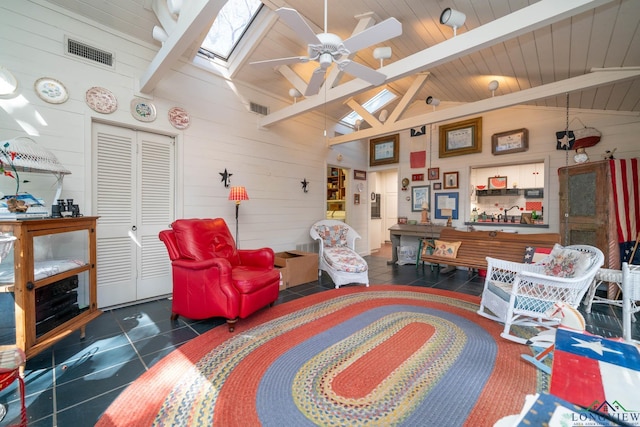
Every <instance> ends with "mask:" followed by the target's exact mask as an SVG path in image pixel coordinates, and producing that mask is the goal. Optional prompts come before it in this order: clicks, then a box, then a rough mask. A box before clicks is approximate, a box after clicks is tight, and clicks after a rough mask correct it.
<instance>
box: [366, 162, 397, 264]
mask: <svg viewBox="0 0 640 427" xmlns="http://www.w3.org/2000/svg"><path fill="white" fill-rule="evenodd" d="M369 176H370V177H371V180H370V181H369V182H370V185H371V194H372V200H374V199H375V200H376V202H377V204H379V212H380V215H379V216H375V217H374V216H372V217H371V218H370V219H369V246H370V250H372V251H374V250H379V249H380V248H381V247H382V245H384V244H385V243H386V242H390V241H391V234H390V232H389V228H390V227H391V226H393V225H395V224H396V223H397V222H398V170H397V169H388V170H383V171H376V172H370V174H369Z"/></svg>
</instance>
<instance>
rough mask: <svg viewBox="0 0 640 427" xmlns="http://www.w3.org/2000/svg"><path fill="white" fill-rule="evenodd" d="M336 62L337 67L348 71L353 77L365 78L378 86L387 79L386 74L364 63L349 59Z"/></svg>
mask: <svg viewBox="0 0 640 427" xmlns="http://www.w3.org/2000/svg"><path fill="white" fill-rule="evenodd" d="M337 64H338V68H340V69H341V70H342V71H344V72H346V73H349V74H351V75H352V76H354V77H358V78H361V79H362V80H366V81H368V82H369V83H371V84H372V85H375V86H379V85H381V84H382V83H384V81H385V80H387V76H386V75H384V74H382V73H381V72H379V71H376V70H374V69H373V68H369V67H367V66H365V65H362V64H358V63H357V62H355V61H351V60H349V59H345V60H344V61H340V62H338V63H337Z"/></svg>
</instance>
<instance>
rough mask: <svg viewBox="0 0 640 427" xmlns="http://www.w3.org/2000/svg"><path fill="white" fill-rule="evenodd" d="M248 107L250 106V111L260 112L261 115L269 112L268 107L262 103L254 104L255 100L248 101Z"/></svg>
mask: <svg viewBox="0 0 640 427" xmlns="http://www.w3.org/2000/svg"><path fill="white" fill-rule="evenodd" d="M250 108H251V111H252V112H254V113H258V114H261V115H263V116H266V115H267V114H269V107H265V106H264V105H260V104H256V103H255V102H251V103H250Z"/></svg>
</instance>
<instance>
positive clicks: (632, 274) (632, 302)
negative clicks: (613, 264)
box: [622, 262, 640, 342]
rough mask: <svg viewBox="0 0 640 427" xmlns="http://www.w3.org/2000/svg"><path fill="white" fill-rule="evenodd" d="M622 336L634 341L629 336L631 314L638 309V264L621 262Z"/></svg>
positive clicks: (639, 276) (639, 269) (639, 282)
mask: <svg viewBox="0 0 640 427" xmlns="http://www.w3.org/2000/svg"><path fill="white" fill-rule="evenodd" d="M622 302H623V304H622V337H623V338H624V339H625V341H636V342H640V341H638V340H633V338H632V336H631V316H633V314H634V313H637V312H638V311H640V305H638V302H640V265H629V264H627V263H626V262H625V263H623V264H622Z"/></svg>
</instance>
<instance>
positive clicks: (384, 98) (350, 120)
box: [341, 89, 396, 126]
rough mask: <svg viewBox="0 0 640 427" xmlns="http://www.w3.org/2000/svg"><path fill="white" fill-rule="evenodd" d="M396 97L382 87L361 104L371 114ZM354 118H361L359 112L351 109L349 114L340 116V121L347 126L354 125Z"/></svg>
mask: <svg viewBox="0 0 640 427" xmlns="http://www.w3.org/2000/svg"><path fill="white" fill-rule="evenodd" d="M395 98H396V95H395V94H394V93H393V92H390V91H389V90H388V89H382V90H381V91H380V92H378V93H377V94H375V95H374V96H373V97H372V98H371V99H369V100H368V101H367V102H365V103H364V104H362V106H363V107H364V109H365V110H367V111H368V112H370V113H371V114H373V113H375V112H376V111H378V110H379V109H381V108H382V107H384V106H385V105H387V104H388V103H390V102H391V101H393V100H394V99H395ZM356 120H362V117H361V116H360V114H358V113H356V112H355V111H351V112H350V113H349V114H347V115H346V116H344V117H343V118H342V120H341V121H342V122H343V123H346V124H348V125H349V126H355V125H356Z"/></svg>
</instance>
